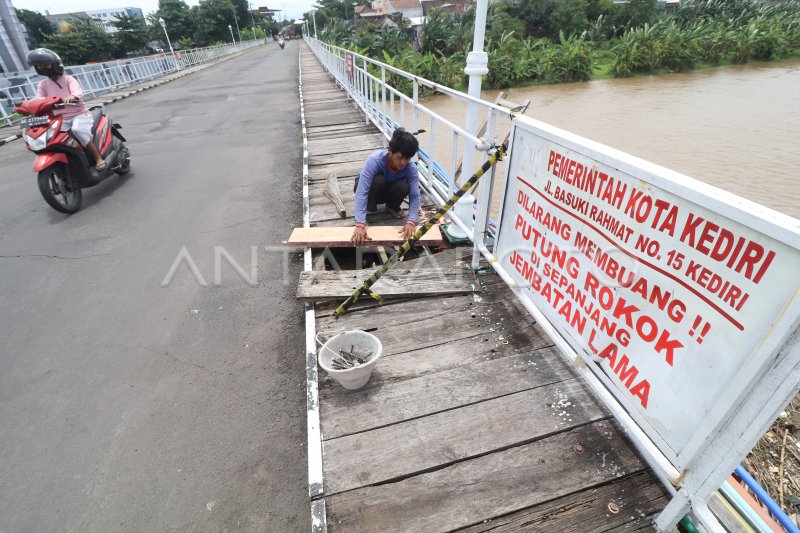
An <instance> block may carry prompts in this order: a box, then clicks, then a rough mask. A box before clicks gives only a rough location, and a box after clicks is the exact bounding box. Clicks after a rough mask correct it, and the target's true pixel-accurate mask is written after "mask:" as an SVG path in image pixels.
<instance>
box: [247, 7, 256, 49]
mask: <svg viewBox="0 0 800 533" xmlns="http://www.w3.org/2000/svg"><path fill="white" fill-rule="evenodd" d="M247 7H248V8H249V11H250V24H251V25H252V26H253V40H254V41H255V40H256V21H255V20H253V4H251V3H249V2H248V3H247Z"/></svg>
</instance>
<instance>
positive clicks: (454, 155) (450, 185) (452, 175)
mask: <svg viewBox="0 0 800 533" xmlns="http://www.w3.org/2000/svg"><path fill="white" fill-rule="evenodd" d="M456 168H458V133H457V132H455V131H454V132H453V144H452V145H451V146H450V172H449V173H448V174H447V195H446V196H450V195H451V194H453V191H454V190H455V188H456V187H455V185H456Z"/></svg>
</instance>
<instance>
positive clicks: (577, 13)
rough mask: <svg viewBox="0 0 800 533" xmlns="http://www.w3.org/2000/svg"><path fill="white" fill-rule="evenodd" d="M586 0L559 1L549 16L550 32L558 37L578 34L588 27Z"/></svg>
mask: <svg viewBox="0 0 800 533" xmlns="http://www.w3.org/2000/svg"><path fill="white" fill-rule="evenodd" d="M587 8H588V4H587V2H586V0H560V1H559V2H558V4H557V5H556V8H555V9H554V10H553V12H552V13H551V14H550V20H549V22H550V31H551V32H553V33H554V34H556V35H558V34H560V33H561V32H564V34H565V35H571V34H573V33H574V34H580V33H581V32H582V31H584V30H585V29H586V27H587V26H588V25H589V19H588V18H587V17H586V10H587Z"/></svg>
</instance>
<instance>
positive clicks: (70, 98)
mask: <svg viewBox="0 0 800 533" xmlns="http://www.w3.org/2000/svg"><path fill="white" fill-rule="evenodd" d="M61 101H62V102H64V103H65V104H74V103H75V102H77V101H78V97H77V96H73V95H69V96H67V97H66V98H62V99H61Z"/></svg>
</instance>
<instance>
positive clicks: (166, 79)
mask: <svg viewBox="0 0 800 533" xmlns="http://www.w3.org/2000/svg"><path fill="white" fill-rule="evenodd" d="M256 48H258V47H254V48H248V49H247V50H243V51H241V52H239V53H236V54H231V55H229V56H226V57H223V58H221V59H219V60H216V61H214V62H213V63H208V64H206V65H199V66H196V67H190V69H191V71H190V72H187V71H183V72H181V73H179V74H170V75H169V76H165V77H163V78H161V79H159V80H156V81H154V82H153V83H151V84H150V85H145V86H143V87H137V88H136V89H133V90H131V91H129V92H127V93H124V94H119V95H116V96H113V97H112V98H111V100H101V99H102V98H103V97H104V96H105V97H106V98H107V97H108V94H109V93H106V94H105V95H100V96H97V97H95V98H92V99H90V100H87V101H86V104H89V105H90V104H96V103H97V101H98V100H100V102H99V103H101V104H103V105H109V104H113V103H114V102H118V101H120V100H125V99H126V98H128V97H130V96H133V95H134V94H136V93H140V92H142V91H146V90H148V89H152V88H153V87H158V86H159V85H163V84H165V83H169V82H171V81H174V80H177V79H178V78H183V77H184V76H189V75H190V74H194V73H195V72H200V71H201V70H205V69H207V68H211V67H213V66H215V65H219V64H220V63H223V62H225V61H228V60H230V59H233V58H235V57H239V56H240V55H242V54H246V53H247V52H250V51H252V50H255V49H256ZM110 94H114V93H113V92H112V93H110ZM6 127H8V128H9V129H10V128H13V127H14V125H13V124H12V125H11V126H6ZM0 131H2V130H0ZM21 137H22V132H19V133H15V134H14V135H10V136H8V137H5V138H3V139H0V146H4V145H6V144H8V143H10V142H12V141H15V140H17V139H19V138H21Z"/></svg>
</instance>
